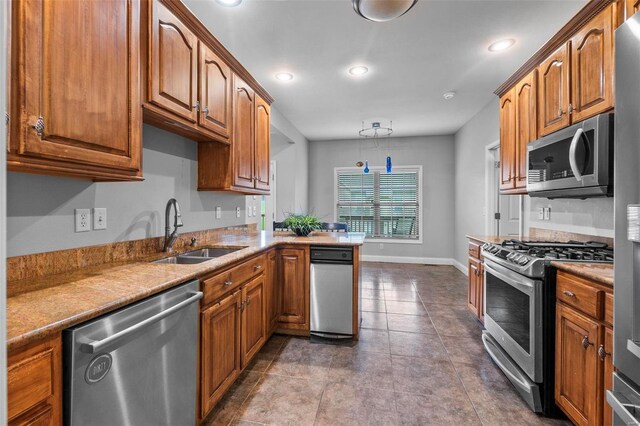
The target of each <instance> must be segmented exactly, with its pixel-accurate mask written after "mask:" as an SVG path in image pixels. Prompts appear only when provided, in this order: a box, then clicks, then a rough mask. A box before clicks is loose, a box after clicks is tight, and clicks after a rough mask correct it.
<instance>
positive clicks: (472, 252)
mask: <svg viewBox="0 0 640 426" xmlns="http://www.w3.org/2000/svg"><path fill="white" fill-rule="evenodd" d="M469 256H470V257H475V258H476V259H480V244H478V243H475V242H473V241H469Z"/></svg>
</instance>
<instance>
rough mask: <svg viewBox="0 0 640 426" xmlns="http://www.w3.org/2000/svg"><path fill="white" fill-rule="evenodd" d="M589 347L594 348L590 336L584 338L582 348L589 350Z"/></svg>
mask: <svg viewBox="0 0 640 426" xmlns="http://www.w3.org/2000/svg"><path fill="white" fill-rule="evenodd" d="M589 346H593V343H591V342H590V341H589V336H584V337H583V338H582V347H583V348H585V349H587V348H588V347H589Z"/></svg>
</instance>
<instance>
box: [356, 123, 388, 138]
mask: <svg viewBox="0 0 640 426" xmlns="http://www.w3.org/2000/svg"><path fill="white" fill-rule="evenodd" d="M392 133H393V121H390V122H389V127H383V126H382V125H381V124H380V122H379V121H374V122H373V123H371V127H367V128H365V127H364V121H363V122H362V130H360V131H359V132H358V134H359V135H360V136H362V137H363V138H378V137H383V136H391V134H392Z"/></svg>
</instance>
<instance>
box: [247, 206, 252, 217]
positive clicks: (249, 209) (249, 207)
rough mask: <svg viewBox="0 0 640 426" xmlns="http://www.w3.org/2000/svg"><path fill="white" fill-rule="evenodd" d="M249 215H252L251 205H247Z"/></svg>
mask: <svg viewBox="0 0 640 426" xmlns="http://www.w3.org/2000/svg"><path fill="white" fill-rule="evenodd" d="M247 217H251V206H247Z"/></svg>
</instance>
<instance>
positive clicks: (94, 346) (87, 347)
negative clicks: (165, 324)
mask: <svg viewBox="0 0 640 426" xmlns="http://www.w3.org/2000/svg"><path fill="white" fill-rule="evenodd" d="M189 295H190V296H191V297H189V298H188V299H186V300H183V301H182V302H180V303H178V304H176V305H173V306H172V307H170V308H169V309H166V310H164V311H162V312H160V313H158V314H155V315H153V316H151V317H149V318H147V319H145V320H143V321H140V322H139V323H137V324H134V325H132V326H131V327H129V328H125V329H124V330H122V331H119V332H117V333H115V334H112V335H111V336H109V337H106V338H104V339H102V340H98V341H94V342H89V343H83V344H81V345H80V351H81V352H84V353H88V354H95V353H97V352H101V351H103V350H104V349H105V348H107V347H108V346H111V345H113V344H115V343H117V342H118V341H119V340H122V339H123V338H125V337H127V336H128V335H130V334H132V333H135V332H136V331H139V330H142V329H143V328H145V327H147V326H150V325H152V324H155V323H157V322H158V321H160V320H162V319H164V318H166V317H168V316H169V315H171V314H173V313H174V312H177V311H179V310H180V309H182V308H184V307H185V306H187V305H190V304H192V303H194V302H197V301H198V300H200V299H202V296H203V294H202V292H201V291H196V292H190V293H189Z"/></svg>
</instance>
